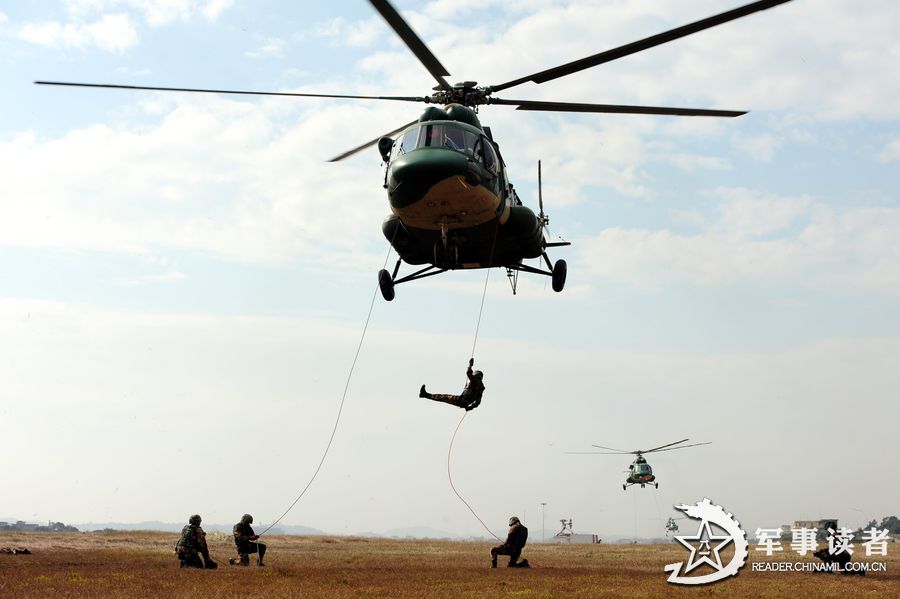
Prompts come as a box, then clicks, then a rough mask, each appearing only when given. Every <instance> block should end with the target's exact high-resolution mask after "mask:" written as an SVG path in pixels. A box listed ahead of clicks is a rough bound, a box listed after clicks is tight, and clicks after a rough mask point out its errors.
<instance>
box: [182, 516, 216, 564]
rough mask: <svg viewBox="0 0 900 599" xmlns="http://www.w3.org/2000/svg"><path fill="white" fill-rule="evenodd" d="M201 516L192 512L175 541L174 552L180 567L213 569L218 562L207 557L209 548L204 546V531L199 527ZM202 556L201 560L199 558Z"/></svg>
mask: <svg viewBox="0 0 900 599" xmlns="http://www.w3.org/2000/svg"><path fill="white" fill-rule="evenodd" d="M200 522H201V518H200V515H199V514H194V515H193V516H191V517H190V518H189V519H188V524H187V526H185V527H184V528H182V529H181V538H180V539H178V542H177V543H175V554H176V555H177V556H178V559H179V561H180V563H181V567H182V568H209V569H210V570H215V569H216V568H218V567H219V566H218V564H216V562H214V561H212V560H211V559H210V557H209V548H208V547H207V546H206V533H205V532H203V529H202V528H200ZM200 556H203V560H202V561H201V560H200Z"/></svg>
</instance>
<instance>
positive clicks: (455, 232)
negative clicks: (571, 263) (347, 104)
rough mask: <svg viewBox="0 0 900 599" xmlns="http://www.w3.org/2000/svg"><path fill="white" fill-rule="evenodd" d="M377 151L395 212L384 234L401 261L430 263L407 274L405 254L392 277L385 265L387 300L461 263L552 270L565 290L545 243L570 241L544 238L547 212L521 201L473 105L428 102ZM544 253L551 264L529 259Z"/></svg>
mask: <svg viewBox="0 0 900 599" xmlns="http://www.w3.org/2000/svg"><path fill="white" fill-rule="evenodd" d="M378 149H379V152H380V153H381V157H382V159H383V160H384V161H385V163H386V168H385V178H384V186H385V188H386V189H387V190H388V200H389V201H390V205H391V211H392V214H391V215H389V216H388V217H387V218H386V219H385V221H384V223H383V225H382V232H383V233H384V236H385V238H386V239H387V240H388V241H389V242H390V243H391V245H392V246H393V247H394V249H395V250H396V251H397V254H398V255H399V256H400V259H401V260H402V261H404V262H407V263H408V264H413V265H423V264H428V265H429V266H427V267H426V268H425V269H423V270H420V271H419V272H417V273H414V274H412V275H409V276H406V277H403V278H400V279H397V278H396V275H397V272H398V270H399V266H400V260H398V262H397V267H396V268H395V269H394V273H393V275H391V274H389V273H388V272H387V271H386V270H382V271H381V272H380V273H379V282H380V283H381V291H382V294H383V295H384V298H385V299H387V300H391V299H393V297H394V290H393V286H394V285H395V284H397V283H402V282H406V281H410V280H414V279H417V278H422V277H424V276H431V275H433V274H438V273H440V272H444V271H445V270H454V269H460V268H492V267H504V268H507V269H509V270H510V271H512V270H525V271H528V272H536V273H540V274H546V275H550V276H551V277H552V280H553V289H554V291H562V289H563V287H564V285H565V280H566V263H565V261H564V260H558V261H557V262H556V264H553V265H551V263H550V260H549V258H547V255H546V253H545V249H546V248H547V247H551V246H555V245H568V243H566V242H562V243H547V242H546V241H545V239H544V231H543V226H544V225H545V224H546V217H545V216H544V214H543V210H542V212H541V214H540V215H536V214H535V213H534V212H533V211H532V210H531V209H530V208H528V207H526V206H524V205H522V201H521V200H520V199H519V196H518V194H517V193H516V191H515V188H514V187H513V185H512V183H511V182H510V181H509V178H508V176H507V173H506V166H505V164H504V161H503V157H502V155H501V154H500V147H499V145H498V144H497V142H496V141H494V140H493V138H492V136H491V131H490V128H488V127H482V125H481V122H480V121H479V120H478V116H477V115H476V114H475V111H474V110H472V109H471V108H469V107H467V106H463V105H462V104H450V105H448V106H447V107H446V108H439V107H437V106H429V107H428V108H426V109H425V111H424V112H423V113H422V116H421V117H419V120H418V121H416V122H415V123H413V124H411V125H410V126H408V127H406V128H405V129H404V130H403V131H402V132H401V133H400V134H399V135H398V136H397V137H396V138H393V137H387V136H386V137H382V138H381V139H380V140H379V142H378ZM540 257H544V258H545V261H546V263H547V266H548V269H550V270H548V271H542V270H539V269H535V268H533V267H530V266H527V265H523V264H522V260H525V259H531V258H540ZM513 292H515V288H513Z"/></svg>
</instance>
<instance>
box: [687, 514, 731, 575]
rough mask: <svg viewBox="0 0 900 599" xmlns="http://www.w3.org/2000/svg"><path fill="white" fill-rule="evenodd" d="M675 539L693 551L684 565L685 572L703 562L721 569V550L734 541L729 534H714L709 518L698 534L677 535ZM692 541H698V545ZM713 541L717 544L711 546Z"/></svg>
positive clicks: (703, 523)
mask: <svg viewBox="0 0 900 599" xmlns="http://www.w3.org/2000/svg"><path fill="white" fill-rule="evenodd" d="M675 540H676V541H678V542H679V543H681V544H682V545H684V546H685V547H686V548H687V549H689V550H690V552H691V555H690V557H688V561H687V563H686V564H685V565H684V573H685V574H687V573H688V572H690V571H692V570H694V569H695V568H697V567H699V566H701V565H703V564H709V565H710V566H712V567H713V568H714V569H715V570H716V571H717V572H718V571H719V570H721V569H722V558H721V557H720V556H719V551H721V550H722V549H724V548H725V547H726V546H727V545H728V543H731V542H732V541H734V539H732V538H731V537H730V536H728V535H714V534H712V529H711V528H710V526H709V521H708V520H704V521H703V522H702V523H701V524H700V528H699V529H698V530H697V534H695V535H693V536H689V535H683V536H678V535H676V536H675ZM692 541H694V542H696V543H697V545H696V546H694V543H692ZM716 542H717V543H716ZM712 543H716V545H715V546H714V547H711V544H712ZM711 555H712V556H713V559H714V560H715V561H713V559H710V556H711ZM698 556H699V557H698Z"/></svg>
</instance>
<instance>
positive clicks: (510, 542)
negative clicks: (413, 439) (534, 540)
mask: <svg viewBox="0 0 900 599" xmlns="http://www.w3.org/2000/svg"><path fill="white" fill-rule="evenodd" d="M527 541H528V529H527V528H525V526H524V525H523V524H522V523H521V522H519V519H518V518H517V517H516V516H513V517H511V518H510V519H509V533H508V534H507V535H506V542H505V543H503V544H502V545H497V546H496V547H492V548H491V568H496V567H497V556H498V555H508V556H509V563H508V564H506V566H507V567H508V568H530V567H531V566H530V565H528V560H527V559H523V560H522V561H521V562H520V561H518V560H519V556H520V555H522V549H523V548H524V547H525V543H526V542H527Z"/></svg>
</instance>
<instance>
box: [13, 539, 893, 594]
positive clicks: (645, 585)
mask: <svg viewBox="0 0 900 599" xmlns="http://www.w3.org/2000/svg"><path fill="white" fill-rule="evenodd" d="M177 536H178V535H177V534H170V533H158V532H137V533H125V532H122V533H109V534H104V533H60V534H50V533H0V547H20V546H21V547H27V548H28V549H30V550H31V551H32V552H33V554H32V555H3V554H0V597H4V598H18V597H50V596H53V597H167V598H170V597H193V598H196V597H327V598H338V597H348V598H349V597H397V598H406V597H429V598H430V597H453V598H459V597H462V598H478V597H490V598H497V597H526V598H529V599H530V598H544V597H546V598H551V597H586V598H593V597H662V596H666V597H673V598H676V597H688V596H690V597H697V596H699V597H742V598H743V597H766V598H771V597H791V598H800V597H835V598H838V597H839V598H846V597H872V598H875V597H898V596H900V547H897V546H896V545H891V546H890V547H889V548H888V556H887V558H880V557H879V558H873V559H878V560H882V559H884V560H885V561H886V562H887V572H882V573H870V574H868V575H866V576H865V577H858V576H840V575H838V574H806V573H802V574H801V573H792V572H771V573H770V572H751V571H750V566H749V564H748V565H747V566H746V567H745V568H744V569H743V570H742V571H741V573H740V574H739V575H738V576H737V577H736V578H732V579H730V580H726V581H723V582H720V583H717V584H713V585H708V586H704V587H683V586H676V585H672V584H668V583H667V582H666V576H667V574H666V573H665V572H663V566H664V565H665V564H668V563H673V562H680V561H684V560H685V559H686V558H687V556H688V552H687V551H686V550H685V549H683V548H682V547H681V546H680V545H674V544H672V545H573V546H561V545H540V544H536V545H529V546H528V547H527V548H526V551H525V553H524V556H525V557H527V558H528V559H529V560H530V561H531V562H532V565H533V566H534V567H533V568H531V569H530V570H525V569H507V568H503V567H501V568H498V569H496V570H491V569H489V568H488V566H489V562H490V558H489V556H488V549H489V547H490V545H489V544H488V543H471V542H449V541H403V540H384V539H366V538H349V537H294V536H274V537H267V538H266V539H265V540H266V542H267V543H268V545H269V553H268V554H267V556H266V561H267V567H266V568H256V567H250V568H239V567H232V566H228V565H224V566H223V567H221V568H220V569H218V570H180V569H179V568H178V562H177V561H176V559H175V557H174V553H173V549H172V547H173V545H174V544H175V541H176V539H177ZM209 538H210V541H211V542H210V549H211V552H212V554H213V556H214V557H217V558H219V559H220V560H222V561H225V560H226V559H227V558H228V557H230V556H232V555H233V546H232V545H231V544H230V542H229V539H228V537H227V536H225V535H222V534H211V535H210V536H209ZM751 553H753V552H752V551H751ZM795 558H798V556H796V554H793V553H790V552H788V555H787V556H784V557H781V556H779V557H778V558H775V559H787V560H789V561H798V559H795ZM501 559H503V558H501ZM751 559H753V560H756V559H759V558H758V557H757V556H756V555H751ZM726 561H727V560H726ZM501 565H502V562H501Z"/></svg>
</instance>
